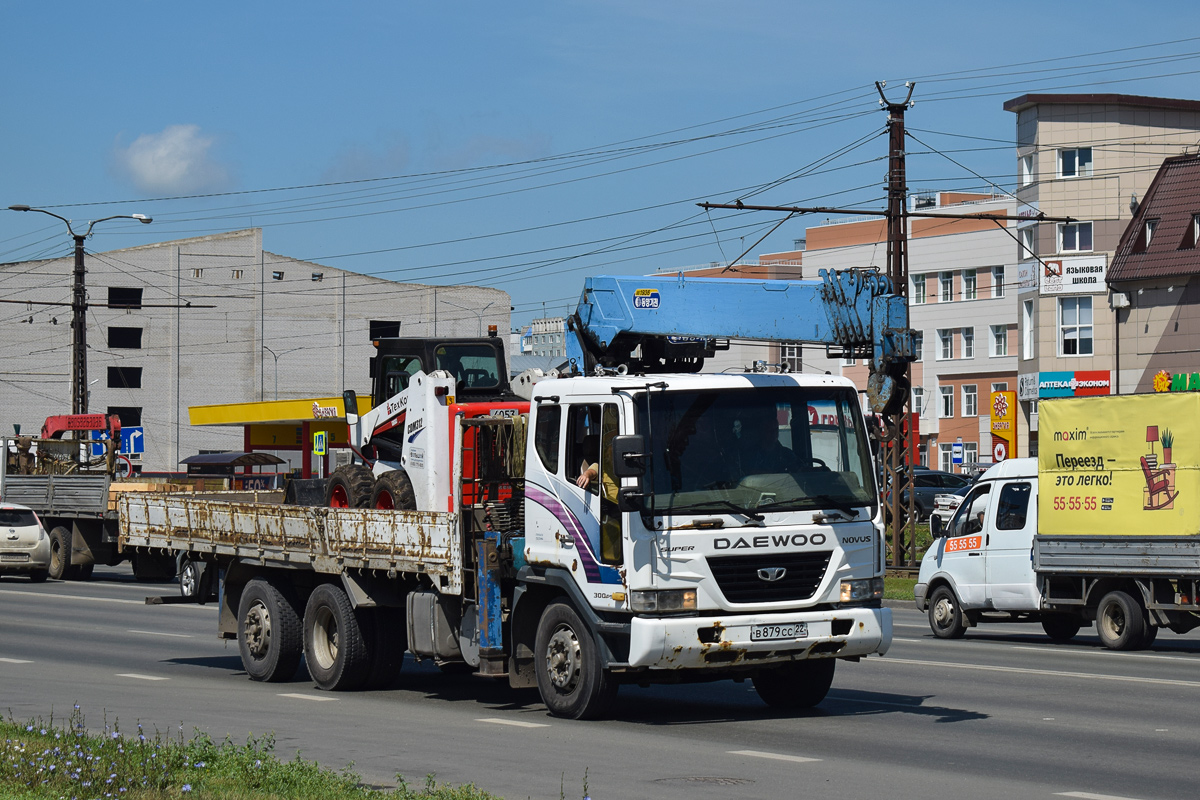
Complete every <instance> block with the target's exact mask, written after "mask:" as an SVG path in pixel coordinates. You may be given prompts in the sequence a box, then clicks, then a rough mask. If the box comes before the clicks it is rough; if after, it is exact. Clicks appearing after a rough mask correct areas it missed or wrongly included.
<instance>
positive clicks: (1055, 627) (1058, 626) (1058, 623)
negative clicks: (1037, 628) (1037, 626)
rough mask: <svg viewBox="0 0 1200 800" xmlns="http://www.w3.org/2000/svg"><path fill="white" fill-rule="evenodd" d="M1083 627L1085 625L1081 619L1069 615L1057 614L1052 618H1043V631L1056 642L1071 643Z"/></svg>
mask: <svg viewBox="0 0 1200 800" xmlns="http://www.w3.org/2000/svg"><path fill="white" fill-rule="evenodd" d="M1082 627H1083V623H1082V622H1081V621H1080V619H1079V617H1073V616H1070V615H1069V614H1055V615H1054V616H1050V617H1042V630H1044V631H1045V632H1046V635H1047V636H1049V637H1050V638H1051V639H1053V640H1054V641H1056V642H1069V641H1071V640H1072V639H1074V638H1075V634H1077V633H1079V629H1080V628H1082Z"/></svg>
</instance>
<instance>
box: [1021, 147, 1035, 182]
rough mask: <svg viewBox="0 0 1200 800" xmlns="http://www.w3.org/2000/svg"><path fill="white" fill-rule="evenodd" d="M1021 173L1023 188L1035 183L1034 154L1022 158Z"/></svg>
mask: <svg viewBox="0 0 1200 800" xmlns="http://www.w3.org/2000/svg"><path fill="white" fill-rule="evenodd" d="M1020 173H1021V176H1020V177H1021V185H1022V186H1028V185H1029V184H1031V183H1033V153H1030V154H1029V155H1026V156H1021V164H1020Z"/></svg>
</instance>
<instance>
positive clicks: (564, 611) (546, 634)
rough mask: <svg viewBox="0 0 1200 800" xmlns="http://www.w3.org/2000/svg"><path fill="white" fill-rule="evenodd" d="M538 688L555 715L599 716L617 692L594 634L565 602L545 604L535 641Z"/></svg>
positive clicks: (543, 700)
mask: <svg viewBox="0 0 1200 800" xmlns="http://www.w3.org/2000/svg"><path fill="white" fill-rule="evenodd" d="M534 659H535V671H536V673H537V684H538V692H539V693H540V694H541V696H542V702H543V703H545V704H546V708H548V709H549V710H550V713H551V714H553V715H554V716H556V717H566V718H567V719H596V718H597V717H599V716H600V715H601V714H603V713H604V711H605V710H606V709H607V707H608V706H609V704H610V703H611V702H612V700H613V698H614V697H615V696H616V694H617V684H616V682H615V681H614V680H613V677H612V675H611V674H609V673H608V672H607V671H606V670H605V669H604V667H603V665H601V663H600V654H599V653H598V652H597V650H596V643H595V642H594V641H593V640H592V634H591V632H590V631H589V630H588V628H587V626H586V625H584V623H583V620H582V619H580V618H579V615H578V614H577V613H575V609H574V608H572V607H571V606H570V605H568V604H567V603H564V602H555V603H551V604H550V605H548V606H546V609H545V610H544V611H543V612H542V618H541V620H539V621H538V629H537V639H536V640H535V644H534Z"/></svg>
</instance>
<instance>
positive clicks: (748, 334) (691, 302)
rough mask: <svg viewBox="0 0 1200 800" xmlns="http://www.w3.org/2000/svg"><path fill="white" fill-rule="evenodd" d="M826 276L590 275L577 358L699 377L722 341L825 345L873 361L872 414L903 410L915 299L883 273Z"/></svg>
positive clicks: (583, 363) (577, 319) (576, 320)
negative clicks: (910, 305)
mask: <svg viewBox="0 0 1200 800" xmlns="http://www.w3.org/2000/svg"><path fill="white" fill-rule="evenodd" d="M820 276H821V279H820V280H816V281H812V280H801V281H783V280H752V279H744V278H734V279H728V280H727V279H724V278H686V277H684V276H682V275H680V276H678V277H676V276H669V277H636V276H612V275H603V276H597V277H592V278H588V279H587V280H586V281H585V283H584V288H583V295H582V296H581V297H580V300H579V306H578V307H577V308H576V310H575V313H574V314H573V315H572V316H571V318H570V320H569V328H570V331H571V333H572V334H573V335H568V336H567V356H568V357H569V358H570V359H571V364H572V367H573V368H574V369H576V370H578V371H581V372H584V373H586V374H590V373H592V372H593V371H595V369H596V368H597V367H604V368H619V367H621V366H625V367H626V368H628V369H630V370H633V371H636V372H646V373H652V372H698V371H699V370H700V369H701V368H702V367H703V364H704V359H705V358H708V357H711V356H712V355H713V354H714V352H715V350H716V349H717V343H716V340H717V339H750V340H760V341H773V342H799V343H805V344H823V345H825V346H826V347H827V348H828V349H830V350H831V351H835V352H839V353H841V354H845V355H854V356H862V357H868V356H869V357H870V359H871V372H870V379H869V381H868V386H867V394H868V401H869V403H870V405H871V408H872V410H873V411H875V412H876V413H879V414H883V415H885V416H891V415H894V414H896V413H899V411H900V410H901V409H902V408H903V407H904V404H905V402H906V400H907V398H908V385H907V379H906V374H907V368H908V364H909V362H911V361H913V360H914V353H913V336H912V331H911V330H909V327H908V304H907V301H906V299H905V298H904V297H902V296H900V295H899V294H897V293H896V292H895V291H894V289H893V287H892V284H891V281H890V280H889V279H888V278H887V277H886V276H884V275H882V274H880V273H879V272H876V271H873V270H821V272H820Z"/></svg>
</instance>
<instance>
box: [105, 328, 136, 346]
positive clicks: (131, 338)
mask: <svg viewBox="0 0 1200 800" xmlns="http://www.w3.org/2000/svg"><path fill="white" fill-rule="evenodd" d="M108 346H109V348H110V349H113V350H141V349H142V329H141V328H115V327H114V328H109V329H108Z"/></svg>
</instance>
